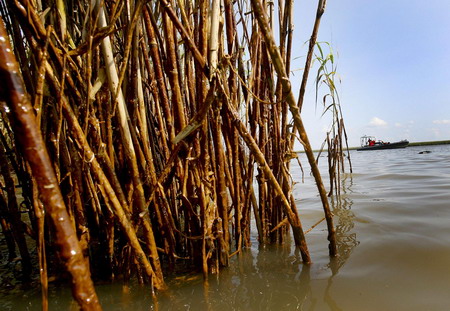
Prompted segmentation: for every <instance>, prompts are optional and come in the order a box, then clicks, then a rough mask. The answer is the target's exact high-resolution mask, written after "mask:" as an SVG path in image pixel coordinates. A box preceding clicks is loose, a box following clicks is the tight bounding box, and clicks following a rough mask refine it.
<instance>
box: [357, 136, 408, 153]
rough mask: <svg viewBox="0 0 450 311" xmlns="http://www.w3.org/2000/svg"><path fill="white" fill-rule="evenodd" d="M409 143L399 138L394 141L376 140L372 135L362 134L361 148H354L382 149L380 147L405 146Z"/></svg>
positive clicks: (359, 149) (395, 147) (394, 147)
mask: <svg viewBox="0 0 450 311" xmlns="http://www.w3.org/2000/svg"><path fill="white" fill-rule="evenodd" d="M408 145H409V141H407V140H406V139H405V140H401V141H397V142H394V143H390V142H384V141H382V140H376V139H375V137H373V136H363V137H361V148H358V149H356V150H358V151H363V150H382V149H398V148H406V147H407V146H408Z"/></svg>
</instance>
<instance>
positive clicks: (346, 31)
mask: <svg viewBox="0 0 450 311" xmlns="http://www.w3.org/2000/svg"><path fill="white" fill-rule="evenodd" d="M327 2H328V3H327V8H326V11H325V14H324V15H323V17H322V23H321V27H320V31H319V36H318V40H319V41H327V42H330V43H331V44H332V47H333V50H334V53H335V54H336V56H337V57H336V61H337V66H338V68H337V71H338V75H339V78H340V79H341V84H340V85H339V86H338V88H339V94H340V99H341V105H342V109H343V113H344V119H345V122H346V128H347V133H348V136H349V145H350V146H357V145H359V138H360V136H362V135H372V136H376V137H377V138H379V139H382V140H385V141H397V140H401V139H408V140H410V141H412V142H415V141H429V140H450V1H448V0H412V1H411V0H409V1H408V0H379V1H373V0H358V1H355V0H340V1H338V0H328V1H327ZM316 7H317V0H303V1H302V0H297V1H296V4H295V29H294V42H295V44H294V46H293V49H292V56H293V58H295V57H296V58H297V60H296V61H295V62H294V64H293V67H292V69H293V70H295V69H297V70H298V69H300V70H299V71H296V72H294V76H292V82H293V84H294V86H295V92H296V93H295V94H298V88H299V85H300V79H301V75H302V71H301V69H302V68H303V66H304V62H305V57H304V56H305V55H306V48H307V44H305V42H306V41H307V40H308V39H309V37H310V34H311V29H312V26H313V22H314V21H313V20H314V17H315V10H316ZM316 68H317V67H315V68H313V70H312V73H311V76H310V80H309V81H310V82H311V83H309V87H308V94H307V97H306V99H307V100H306V101H305V104H304V112H303V119H304V122H305V126H306V128H307V131H308V134H309V136H310V140H311V142H312V145H313V147H314V148H318V147H319V146H320V144H321V142H322V140H323V137H324V135H325V134H324V131H325V128H327V127H328V125H329V122H330V121H329V120H330V119H329V118H327V117H326V116H325V117H323V118H321V117H320V116H321V111H319V110H318V111H315V102H314V78H315V73H316V70H317V69H316Z"/></svg>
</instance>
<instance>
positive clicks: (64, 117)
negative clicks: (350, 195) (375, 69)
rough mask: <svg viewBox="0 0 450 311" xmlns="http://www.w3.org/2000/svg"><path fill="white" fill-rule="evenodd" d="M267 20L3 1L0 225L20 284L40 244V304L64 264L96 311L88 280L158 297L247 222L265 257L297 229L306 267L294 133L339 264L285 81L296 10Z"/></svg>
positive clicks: (266, 10)
mask: <svg viewBox="0 0 450 311" xmlns="http://www.w3.org/2000/svg"><path fill="white" fill-rule="evenodd" d="M324 7H325V1H323V0H322V1H319V8H318V13H317V19H318V20H319V21H320V17H321V16H322V13H323V10H324ZM277 8H278V17H277V18H276V17H275V16H274V12H273V3H271V2H270V3H269V2H267V3H266V2H261V1H260V0H252V1H251V3H250V2H246V1H244V0H237V1H231V0H212V1H203V0H199V1H183V0H178V1H173V0H155V1H143V0H136V1H113V0H104V1H100V0H98V1H70V0H69V1H62V0H56V1H46V0H15V1H12V0H1V1H0V13H1V28H2V32H1V34H0V50H1V51H0V52H1V54H0V64H1V70H2V71H1V81H2V83H5V85H7V87H6V88H5V89H3V90H2V92H1V94H0V95H1V98H0V102H1V103H2V105H3V109H2V110H1V123H0V163H1V165H0V169H1V172H0V173H1V176H2V178H1V179H0V183H1V190H0V209H1V210H0V220H1V226H2V231H3V234H4V237H5V240H6V242H7V245H8V249H9V256H10V257H11V258H14V257H16V245H17V248H18V250H19V252H20V256H21V258H22V266H23V276H24V278H29V277H30V276H31V275H32V270H33V266H32V261H31V255H30V250H31V249H33V247H32V246H31V245H30V243H35V245H36V248H37V250H38V255H39V264H40V268H41V269H40V271H41V282H42V286H43V289H44V291H43V293H44V297H45V288H47V273H51V274H57V275H58V267H60V266H63V267H64V270H65V271H68V272H69V274H70V276H71V278H72V284H73V292H74V297H75V298H76V300H77V301H78V303H79V304H80V306H81V307H82V308H83V309H92V310H98V309H99V308H100V307H99V305H98V300H97V297H96V295H95V291H94V289H93V285H92V281H91V277H90V276H91V275H92V276H93V277H94V278H95V279H109V280H112V279H116V278H124V279H129V278H130V277H136V278H137V279H138V280H139V281H140V282H149V283H150V284H151V286H152V288H155V289H164V288H165V282H164V276H165V275H167V274H168V273H170V272H171V271H177V269H179V267H197V268H198V269H199V271H202V272H203V274H204V276H205V278H206V277H207V276H208V275H209V274H210V273H218V271H219V268H220V267H223V266H227V265H228V262H229V258H230V257H231V256H233V255H234V254H237V253H239V252H240V251H241V250H242V248H244V247H247V246H249V245H250V235H251V230H252V224H254V226H255V227H254V228H253V229H254V230H255V231H256V232H257V234H258V238H259V243H261V245H263V244H266V243H283V242H284V241H285V239H286V236H287V233H288V232H292V234H293V237H294V241H295V245H296V246H297V247H298V248H299V249H300V251H301V256H302V259H303V261H304V262H305V263H309V262H310V261H311V258H310V256H309V252H308V247H307V244H306V241H305V236H304V233H303V229H302V225H301V222H300V218H299V213H298V211H297V207H296V205H295V201H294V197H293V195H292V187H293V181H292V179H291V177H290V174H289V167H290V165H289V162H290V161H291V159H292V158H293V157H295V153H294V150H293V146H294V144H293V140H294V137H296V131H297V132H298V133H299V137H300V140H301V143H302V145H303V146H304V149H305V152H306V153H307V158H308V160H309V162H310V165H311V168H312V172H313V174H314V177H315V179H316V183H317V185H318V191H319V193H320V197H321V199H322V203H323V207H324V211H325V216H326V220H327V225H328V229H329V236H328V239H329V241H330V255H332V256H334V255H336V242H335V237H334V228H333V219H332V215H331V212H330V208H329V205H328V201H327V197H326V192H325V188H324V186H323V184H322V180H321V177H320V173H319V171H318V168H317V164H316V163H315V159H314V155H313V153H312V150H311V146H310V144H309V140H308V136H307V134H306V132H305V129H304V127H303V123H302V119H301V116H300V108H301V106H299V105H298V104H297V103H296V100H295V99H294V95H293V90H292V89H291V84H290V82H289V72H290V63H291V60H290V55H291V51H290V50H291V47H292V30H293V26H292V23H293V21H292V16H293V14H292V9H293V2H292V1H290V0H287V1H280V2H279V3H278V6H277ZM319 13H320V14H319ZM275 20H278V21H280V22H279V29H277V33H279V38H277V41H278V42H279V43H278V45H276V44H275V38H274V36H273V33H275V32H274V31H273V29H271V27H272V26H271V25H273V24H274V21H275ZM316 26H317V27H316ZM316 26H315V27H314V31H315V34H314V32H313V36H312V37H311V40H314V41H315V40H316V37H317V29H318V22H317V21H316ZM313 48H314V44H312V45H310V49H313ZM310 65H311V64H310V63H309V64H308V63H307V67H306V69H305V72H306V70H309V66H310ZM307 75H308V74H306V75H305V76H304V77H303V79H304V80H305V79H307ZM305 83H306V80H305ZM303 96H304V91H303V93H301V94H300V97H301V102H303ZM299 101H300V99H299ZM291 119H292V120H291ZM18 186H19V187H20V189H19V190H17V189H16V188H17V187H18ZM18 202H20V206H19V204H18ZM27 236H29V237H30V239H27V238H26V237H27ZM48 262H51V263H52V265H51V268H49V269H48V270H49V271H47V267H49V265H48ZM58 276H60V275H58Z"/></svg>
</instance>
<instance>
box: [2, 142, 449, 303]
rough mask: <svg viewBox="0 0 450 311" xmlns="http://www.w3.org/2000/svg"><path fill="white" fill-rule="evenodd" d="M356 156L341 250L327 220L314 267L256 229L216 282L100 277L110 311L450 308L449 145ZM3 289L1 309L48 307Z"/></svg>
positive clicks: (313, 204)
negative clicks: (266, 241)
mask: <svg viewBox="0 0 450 311" xmlns="http://www.w3.org/2000/svg"><path fill="white" fill-rule="evenodd" d="M425 150H427V151H431V153H422V154H419V153H420V152H421V151H425ZM302 156H303V155H302ZM351 156H352V162H353V171H354V172H353V174H345V175H344V176H343V179H342V184H343V190H342V195H341V197H340V198H339V199H336V198H334V199H333V200H332V201H331V203H332V206H333V212H334V214H335V215H336V217H335V225H336V230H337V237H338V239H337V240H338V248H339V257H338V258H335V259H330V258H329V257H328V254H327V249H328V248H327V240H326V230H325V229H326V227H325V223H321V224H319V225H318V226H317V227H315V228H314V229H313V230H311V232H309V233H308V234H307V241H308V245H309V249H310V252H311V257H312V260H313V264H311V265H310V266H304V265H303V264H302V263H301V260H300V255H299V254H298V253H297V252H296V250H295V248H294V247H293V246H292V244H290V243H287V244H286V245H283V246H269V247H264V248H261V247H259V245H258V242H257V236H256V232H253V233H254V234H253V246H252V247H251V248H250V249H247V250H245V251H244V252H243V253H242V254H241V255H239V256H235V257H233V259H232V260H231V265H230V267H229V268H227V269H224V270H222V271H221V273H220V275H219V276H218V277H216V276H211V278H210V280H209V282H208V284H205V283H204V282H202V279H201V277H200V276H195V275H194V276H193V277H192V278H190V279H185V280H184V281H183V280H180V279H173V280H168V283H169V286H170V289H169V290H168V291H167V292H165V293H161V294H158V295H157V296H156V300H154V299H152V296H151V294H150V293H149V289H148V288H147V287H141V286H139V285H136V284H127V285H124V284H117V283H116V284H112V285H111V284H108V285H97V287H96V289H97V291H98V295H99V297H100V300H101V303H102V306H103V308H104V310H132V311H139V310H157V309H159V310H350V311H351V310H358V311H359V310H408V311H411V310H413V311H414V310H421V311H422V310H450V145H443V146H421V147H409V148H406V149H400V150H380V151H370V152H357V151H352V153H351ZM325 162H326V158H321V163H319V164H320V165H321V167H322V168H323V170H322V171H323V172H325V166H324V165H325V164H326V163H325ZM303 163H307V162H306V161H303ZM305 171H307V168H305ZM292 174H293V177H294V179H295V180H296V181H298V182H299V183H298V184H297V185H296V187H295V191H294V196H295V198H296V199H297V205H298V209H299V213H300V217H301V220H302V223H303V227H304V228H305V229H308V228H310V227H311V226H312V225H313V224H315V223H316V222H317V221H318V220H320V219H321V218H322V217H323V213H322V211H321V206H320V200H319V197H318V196H317V194H316V191H315V186H314V183H313V181H312V178H311V177H310V176H309V174H308V173H307V172H306V174H305V176H304V178H305V182H304V183H301V179H302V174H301V171H300V169H299V167H298V166H294V167H293V170H292ZM4 264H5V263H4V262H2V265H4ZM2 269H4V268H2ZM3 292H5V293H4V294H3V295H2V296H1V297H0V310H40V308H41V304H40V290H39V288H34V289H17V288H16V289H14V290H13V291H11V292H10V293H8V292H7V291H5V290H3ZM49 299H50V310H58V311H62V310H77V306H76V304H75V303H74V302H73V301H72V299H71V293H70V290H69V289H67V288H55V287H51V288H50V297H49Z"/></svg>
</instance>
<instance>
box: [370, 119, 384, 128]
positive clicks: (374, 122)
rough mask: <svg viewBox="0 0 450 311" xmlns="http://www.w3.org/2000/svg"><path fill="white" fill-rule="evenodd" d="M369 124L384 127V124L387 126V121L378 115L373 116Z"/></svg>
mask: <svg viewBox="0 0 450 311" xmlns="http://www.w3.org/2000/svg"><path fill="white" fill-rule="evenodd" d="M369 125H371V126H376V127H384V126H387V122H386V121H384V120H381V119H380V118H378V117H373V118H372V119H371V120H370V122H369Z"/></svg>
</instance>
